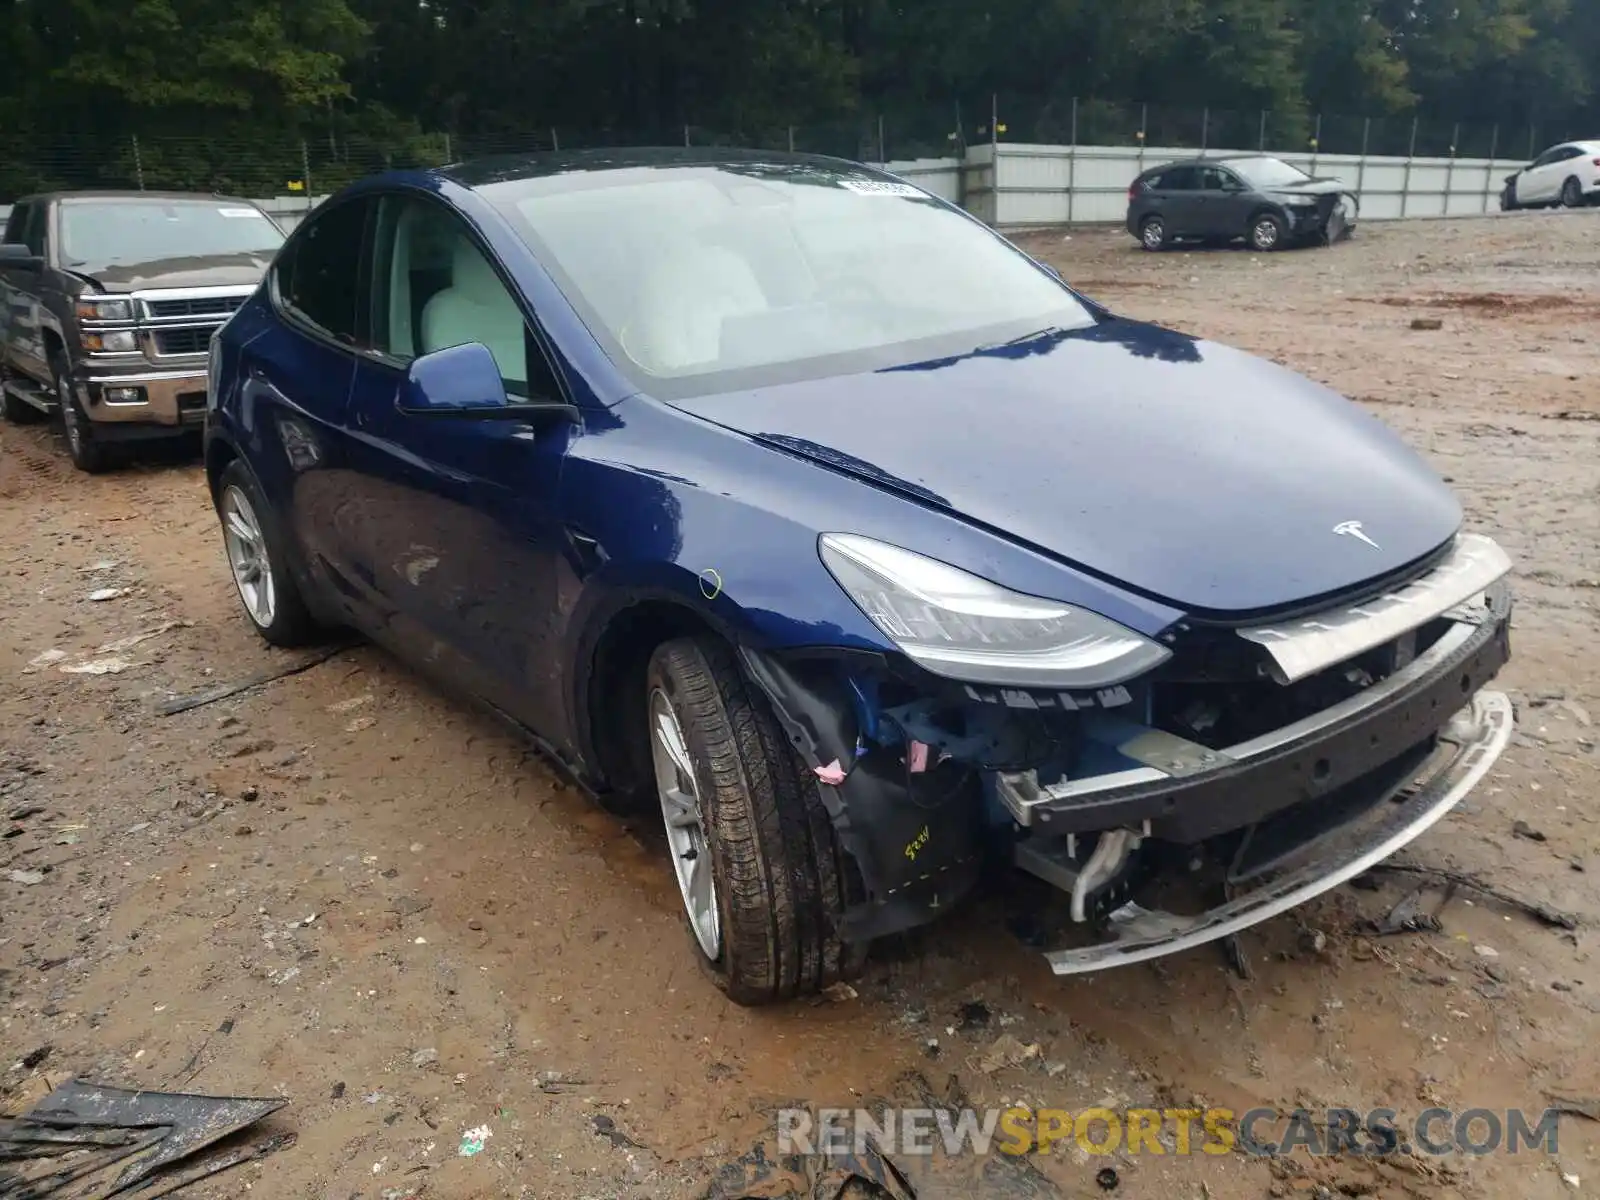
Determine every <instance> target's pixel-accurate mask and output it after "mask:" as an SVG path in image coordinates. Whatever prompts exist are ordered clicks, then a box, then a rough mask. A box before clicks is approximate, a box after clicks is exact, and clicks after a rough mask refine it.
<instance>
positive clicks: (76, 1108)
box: [0, 1079, 295, 1200]
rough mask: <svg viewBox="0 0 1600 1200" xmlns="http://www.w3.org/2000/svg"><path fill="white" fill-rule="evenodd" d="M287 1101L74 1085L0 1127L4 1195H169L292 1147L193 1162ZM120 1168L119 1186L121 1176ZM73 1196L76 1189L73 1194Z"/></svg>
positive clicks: (261, 1147) (272, 1142)
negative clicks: (112, 1173) (213, 1146)
mask: <svg viewBox="0 0 1600 1200" xmlns="http://www.w3.org/2000/svg"><path fill="white" fill-rule="evenodd" d="M288 1103H289V1102H288V1101H287V1100H284V1099H281V1098H278V1097H272V1098H252V1097H237V1096H196V1095H187V1094H183V1093H177V1092H147V1091H130V1090H127V1089H124V1088H114V1087H103V1086H100V1085H98V1084H93V1083H88V1082H86V1081H84V1080H81V1079H74V1080H71V1081H69V1082H67V1083H63V1084H61V1085H60V1086H59V1087H57V1088H55V1089H54V1090H53V1091H51V1092H50V1093H49V1095H47V1096H45V1097H43V1098H42V1099H40V1100H39V1101H38V1102H36V1103H35V1104H34V1105H33V1107H32V1108H30V1109H29V1110H28V1111H27V1112H26V1113H24V1114H23V1115H22V1116H20V1117H6V1118H0V1195H3V1196H6V1197H8V1200H45V1198H46V1197H54V1198H57V1200H68V1198H69V1197H71V1198H73V1200H78V1198H86V1197H88V1196H93V1197H95V1200H110V1198H111V1197H113V1196H119V1195H126V1194H129V1193H131V1192H134V1191H137V1192H138V1194H139V1196H140V1197H141V1200H153V1198H154V1197H157V1196H166V1195H170V1194H171V1193H172V1192H175V1191H177V1190H178V1189H179V1188H182V1187H186V1186H187V1185H188V1184H190V1183H194V1182H196V1181H198V1180H200V1179H205V1178H208V1177H210V1176H212V1175H216V1174H217V1173H219V1172H221V1171H226V1170H228V1169H229V1168H230V1167H235V1166H238V1165H239V1164H241V1163H245V1162H250V1161H252V1160H254V1159H258V1158H262V1157H264V1156H266V1155H268V1154H271V1153H273V1152H274V1151H276V1150H281V1149H283V1148H284V1147H285V1146H288V1145H291V1144H292V1143H293V1141H294V1137H295V1135H294V1134H292V1133H280V1134H274V1135H273V1136H271V1137H268V1138H266V1139H265V1140H264V1141H261V1142H258V1143H256V1144H255V1145H253V1146H243V1147H238V1148H235V1149H233V1150H231V1151H228V1152H227V1153H224V1154H220V1155H214V1156H210V1157H207V1158H204V1159H201V1160H198V1161H185V1160H193V1156H195V1155H197V1154H199V1153H200V1151H202V1150H204V1149H206V1148H207V1147H208V1146H211V1145H213V1144H215V1143H217V1142H220V1141H221V1140H222V1139H223V1138H226V1137H228V1136H229V1135H231V1134H235V1133H238V1132H239V1131H241V1130H243V1129H245V1128H247V1127H249V1126H251V1125H253V1124H255V1123H256V1122H257V1121H260V1120H262V1119H263V1118H264V1117H267V1116H270V1115H271V1114H272V1113H275V1112H277V1111H278V1110H279V1109H280V1108H282V1107H284V1105H286V1104H288ZM113 1168H118V1170H117V1173H116V1175H115V1177H114V1178H113V1177H112V1175H111V1172H112V1169H113ZM67 1189H72V1190H70V1191H69V1190H67Z"/></svg>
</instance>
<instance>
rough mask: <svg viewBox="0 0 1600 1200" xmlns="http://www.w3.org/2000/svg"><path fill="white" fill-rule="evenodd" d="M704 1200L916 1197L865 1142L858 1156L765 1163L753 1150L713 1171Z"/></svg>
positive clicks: (789, 1157)
mask: <svg viewBox="0 0 1600 1200" xmlns="http://www.w3.org/2000/svg"><path fill="white" fill-rule="evenodd" d="M703 1200H917V1191H916V1189H915V1188H914V1187H912V1186H911V1181H910V1180H908V1179H907V1178H906V1177H905V1175H904V1174H902V1173H901V1171H900V1168H898V1167H897V1166H895V1165H894V1163H893V1162H892V1161H890V1159H889V1157H888V1155H886V1154H884V1153H883V1152H882V1151H881V1150H879V1149H878V1147H877V1145H876V1144H875V1143H874V1142H873V1140H872V1139H871V1138H868V1139H866V1152H865V1153H863V1154H851V1153H846V1154H806V1155H800V1154H786V1155H783V1156H781V1157H779V1158H777V1159H770V1158H768V1157H767V1152H766V1148H765V1147H763V1146H756V1147H755V1148H754V1149H753V1150H751V1151H750V1152H749V1153H747V1154H744V1155H741V1156H740V1157H739V1158H737V1159H735V1160H734V1161H733V1162H731V1163H728V1164H726V1165H725V1166H723V1167H721V1168H720V1169H719V1170H718V1171H717V1173H716V1175H715V1176H714V1177H713V1178H712V1180H711V1185H710V1187H709V1188H707V1189H706V1191H705V1193H704V1196H703Z"/></svg>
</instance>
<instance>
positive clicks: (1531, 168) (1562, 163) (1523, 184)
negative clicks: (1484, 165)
mask: <svg viewBox="0 0 1600 1200" xmlns="http://www.w3.org/2000/svg"><path fill="white" fill-rule="evenodd" d="M1597 202H1600V141H1589V142H1562V143H1561V144H1560V145H1557V146H1551V147H1550V149H1548V150H1546V151H1545V152H1544V153H1543V154H1541V155H1539V157H1538V158H1536V159H1534V160H1533V161H1532V162H1531V163H1529V164H1528V165H1527V166H1525V167H1523V168H1522V170H1520V171H1518V172H1517V173H1516V174H1515V175H1510V176H1507V177H1506V186H1505V190H1504V191H1503V192H1502V193H1501V194H1500V207H1501V208H1503V209H1507V210H1509V209H1513V208H1537V207H1540V206H1541V205H1546V204H1551V205H1554V204H1562V205H1565V206H1566V207H1567V208H1579V207H1581V206H1583V205H1585V204H1594V203H1597Z"/></svg>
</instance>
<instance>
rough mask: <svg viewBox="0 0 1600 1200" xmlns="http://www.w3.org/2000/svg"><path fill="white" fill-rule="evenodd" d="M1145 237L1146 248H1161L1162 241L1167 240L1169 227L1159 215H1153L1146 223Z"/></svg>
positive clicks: (1143, 235)
mask: <svg viewBox="0 0 1600 1200" xmlns="http://www.w3.org/2000/svg"><path fill="white" fill-rule="evenodd" d="M1141 236H1142V237H1143V239H1144V247H1145V249H1146V250H1159V249H1161V243H1162V242H1164V241H1166V240H1167V227H1166V225H1164V224H1163V223H1162V221H1161V219H1160V218H1159V217H1153V218H1151V219H1150V220H1148V221H1146V222H1145V223H1144V232H1143V234H1142V235H1141Z"/></svg>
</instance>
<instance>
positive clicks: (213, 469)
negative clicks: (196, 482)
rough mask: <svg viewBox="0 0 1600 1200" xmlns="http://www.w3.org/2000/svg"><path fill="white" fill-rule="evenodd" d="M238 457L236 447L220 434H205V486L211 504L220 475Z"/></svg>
mask: <svg viewBox="0 0 1600 1200" xmlns="http://www.w3.org/2000/svg"><path fill="white" fill-rule="evenodd" d="M238 457H239V450H238V447H236V446H235V445H234V444H233V443H232V442H230V441H229V440H228V439H227V438H226V437H224V436H223V435H222V434H221V433H217V432H215V431H211V432H208V433H207V434H206V444H205V466H206V486H207V488H209V489H210V492H211V500H212V503H213V504H214V503H216V499H217V485H218V484H219V483H220V482H221V481H222V473H223V472H224V471H226V470H227V469H228V464H229V463H231V462H232V461H233V460H234V459H236V458H238Z"/></svg>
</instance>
